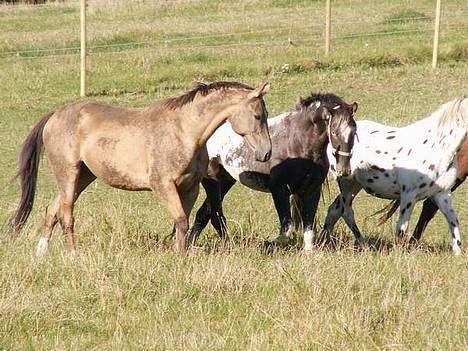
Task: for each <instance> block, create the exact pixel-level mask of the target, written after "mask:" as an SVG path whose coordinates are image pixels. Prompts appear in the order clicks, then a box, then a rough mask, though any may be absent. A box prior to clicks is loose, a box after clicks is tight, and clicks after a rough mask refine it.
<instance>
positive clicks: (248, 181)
mask: <svg viewBox="0 0 468 351" xmlns="http://www.w3.org/2000/svg"><path fill="white" fill-rule="evenodd" d="M239 181H240V182H241V183H242V184H243V185H245V186H246V187H248V188H250V189H253V190H257V191H263V192H266V193H269V192H270V186H269V182H270V177H269V175H268V174H262V173H258V172H250V171H244V172H242V173H240V174H239Z"/></svg>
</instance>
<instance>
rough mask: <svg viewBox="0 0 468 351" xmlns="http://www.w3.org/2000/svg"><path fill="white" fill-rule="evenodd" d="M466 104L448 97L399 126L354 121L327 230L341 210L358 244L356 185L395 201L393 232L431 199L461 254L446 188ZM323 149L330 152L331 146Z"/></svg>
mask: <svg viewBox="0 0 468 351" xmlns="http://www.w3.org/2000/svg"><path fill="white" fill-rule="evenodd" d="M467 104H468V99H456V100H453V101H451V102H449V103H446V104H444V105H442V106H441V107H440V108H439V109H438V110H437V111H435V112H434V113H433V114H432V115H431V116H430V117H428V118H426V119H423V120H420V121H418V122H416V123H414V124H412V125H409V126H407V127H404V128H397V127H390V126H385V125H383V124H380V123H376V122H372V121H358V122H357V128H358V133H359V139H356V141H355V145H354V149H353V152H354V155H353V157H352V160H351V166H352V178H351V179H350V180H343V179H340V180H339V182H340V188H341V191H342V194H341V195H342V199H341V200H339V199H337V200H335V203H334V205H332V206H331V207H330V209H329V213H328V216H327V220H326V222H328V224H327V223H326V225H325V226H326V230H330V229H331V228H332V227H333V225H334V222H336V220H337V218H339V216H341V211H344V213H343V216H344V218H345V220H346V222H347V224H348V226H350V229H351V230H352V231H353V233H354V234H355V236H356V240H357V242H358V244H360V243H361V242H362V236H361V234H360V232H359V229H358V228H357V226H356V223H355V221H354V215H353V214H352V210H351V202H352V199H353V198H354V196H355V195H356V194H357V193H358V192H359V190H360V189H361V188H364V189H365V191H366V192H368V193H369V194H372V195H374V196H377V197H380V198H385V199H398V200H399V201H400V219H399V220H398V223H397V235H398V236H401V235H402V234H403V233H404V232H406V229H407V227H408V221H409V217H410V214H411V212H412V210H413V208H414V205H415V203H416V202H417V201H419V200H421V199H425V198H431V199H432V200H433V201H434V202H435V203H436V204H437V205H438V207H439V208H440V210H441V211H442V212H443V213H444V215H445V217H446V218H447V221H448V222H449V226H450V229H451V233H452V248H453V251H454V253H455V254H458V253H460V252H461V248H460V237H459V233H458V220H457V218H456V215H455V212H454V211H453V209H452V206H451V204H450V194H449V191H450V188H451V187H452V185H453V184H454V182H455V180H456V176H457V161H456V157H455V156H456V153H457V152H458V150H459V148H460V147H461V145H462V143H463V141H464V139H465V137H466V133H467V128H468V117H467V113H466V106H467ZM328 153H329V155H330V157H331V153H332V150H331V148H330V147H329V149H328ZM330 160H331V161H332V158H330ZM333 168H334V165H333V164H332V165H331V169H332V170H333ZM338 212H340V213H338Z"/></svg>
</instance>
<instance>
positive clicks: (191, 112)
mask: <svg viewBox="0 0 468 351" xmlns="http://www.w3.org/2000/svg"><path fill="white" fill-rule="evenodd" d="M269 89H270V85H269V83H265V84H263V85H262V86H261V87H259V88H257V89H253V88H251V87H249V86H247V85H245V84H242V83H238V82H215V83H211V84H202V83H199V84H198V85H197V86H196V88H195V89H193V90H191V91H189V92H187V93H186V94H184V95H181V96H178V97H172V98H168V99H163V100H159V101H156V102H154V103H153V104H151V105H150V106H149V107H147V108H145V109H143V110H141V111H136V110H129V109H126V108H120V107H113V106H109V105H106V104H103V103H99V102H90V101H80V102H74V103H71V104H69V105H67V106H65V107H63V108H61V109H58V110H55V111H52V112H49V113H47V114H45V115H44V116H43V117H42V119H41V120H40V121H39V122H38V123H37V124H36V126H35V127H34V128H33V129H32V131H31V132H30V134H29V135H28V137H27V138H26V140H25V142H24V144H23V147H22V150H21V154H20V159H19V165H20V166H19V172H18V174H19V177H20V183H21V191H22V194H21V200H20V203H19V205H18V209H17V211H16V214H15V216H14V218H13V226H14V229H15V231H16V232H19V231H20V229H21V228H22V226H23V225H24V223H25V221H26V220H27V218H28V216H29V214H30V212H31V209H32V206H33V201H34V194H35V190H36V180H37V172H38V166H39V160H40V153H41V149H42V147H43V148H44V149H45V153H46V155H47V157H48V159H49V161H50V165H51V167H52V171H53V174H54V177H55V181H56V183H57V187H58V194H57V196H56V198H55V199H54V200H53V201H52V203H51V204H50V205H49V206H48V208H47V211H46V216H45V223H44V227H43V230H42V237H41V239H40V241H39V244H38V247H37V251H36V252H37V254H38V255H42V254H44V253H45V252H46V251H47V247H48V243H49V240H50V238H51V235H52V230H53V228H54V226H55V225H56V224H57V222H59V223H60V225H61V227H62V230H63V232H64V234H66V235H67V238H68V243H69V247H70V250H71V253H72V254H74V253H75V243H74V238H73V224H74V218H73V206H74V203H75V201H76V200H77V198H78V196H79V195H80V193H81V192H82V191H83V190H84V189H85V188H86V187H87V186H88V185H89V184H90V183H91V182H93V181H94V180H95V179H96V178H99V179H101V180H102V181H104V182H105V183H107V184H108V185H110V186H112V187H115V188H119V189H124V190H131V191H142V190H146V191H153V192H154V193H155V194H157V195H158V196H159V198H160V199H161V201H162V203H163V204H164V205H165V206H166V208H167V209H168V210H169V213H170V215H171V217H172V219H173V221H174V226H175V229H176V251H177V253H179V254H183V253H184V252H185V251H186V233H187V230H188V218H189V215H190V211H191V209H192V207H193V204H194V202H195V200H196V198H197V195H198V190H199V183H200V181H201V179H202V177H203V175H204V174H205V173H206V170H207V165H208V154H207V151H206V141H207V140H208V138H209V137H210V136H211V135H212V134H213V133H214V131H215V130H216V129H217V128H218V127H219V126H220V125H221V124H223V123H224V122H225V121H226V120H228V121H229V122H230V124H231V126H232V128H233V129H234V130H235V132H236V133H238V134H239V135H242V136H243V137H244V139H245V140H247V142H248V144H249V145H250V146H251V147H252V148H253V149H254V157H255V159H257V160H259V161H261V162H263V161H267V160H268V159H269V157H270V154H271V141H270V136H269V132H268V126H267V117H268V116H267V111H266V108H265V104H264V101H263V96H264V95H265V94H266V93H267V92H268V91H269Z"/></svg>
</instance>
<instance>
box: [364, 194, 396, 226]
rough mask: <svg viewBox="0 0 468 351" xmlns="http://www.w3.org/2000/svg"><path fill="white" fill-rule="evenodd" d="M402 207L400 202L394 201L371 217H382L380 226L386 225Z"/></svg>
mask: <svg viewBox="0 0 468 351" xmlns="http://www.w3.org/2000/svg"><path fill="white" fill-rule="evenodd" d="M399 206H400V200H393V201H392V202H390V203H389V204H388V205H386V206H385V207H384V208H382V209H380V210H378V211H377V212H375V213H373V214H372V215H371V216H376V215H382V216H380V217H379V225H382V224H384V223H386V222H387V221H388V220H389V219H390V217H392V216H393V214H394V213H395V212H396V210H398V207H399Z"/></svg>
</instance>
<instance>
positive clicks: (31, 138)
mask: <svg viewBox="0 0 468 351" xmlns="http://www.w3.org/2000/svg"><path fill="white" fill-rule="evenodd" d="M54 113H55V111H50V112H47V113H46V114H45V115H44V116H42V118H41V120H40V121H39V122H38V123H37V124H36V125H35V126H34V128H33V129H32V130H31V132H30V133H29V135H28V137H27V138H26V140H25V141H24V143H23V147H22V149H21V154H20V158H19V170H18V173H17V175H16V176H17V177H18V176H19V178H20V184H21V200H20V203H19V204H18V208H17V209H16V213H15V216H14V218H13V220H12V225H13V229H14V230H15V233H19V231H20V230H21V228H22V227H23V225H24V223H25V222H26V220H27V219H28V217H29V214H30V213H31V210H32V207H33V203H34V193H35V192H36V181H37V170H38V168H39V161H40V156H41V151H42V131H43V130H44V126H45V125H46V123H47V121H48V120H49V118H50V117H51V116H52V115H53V114H54Z"/></svg>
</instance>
